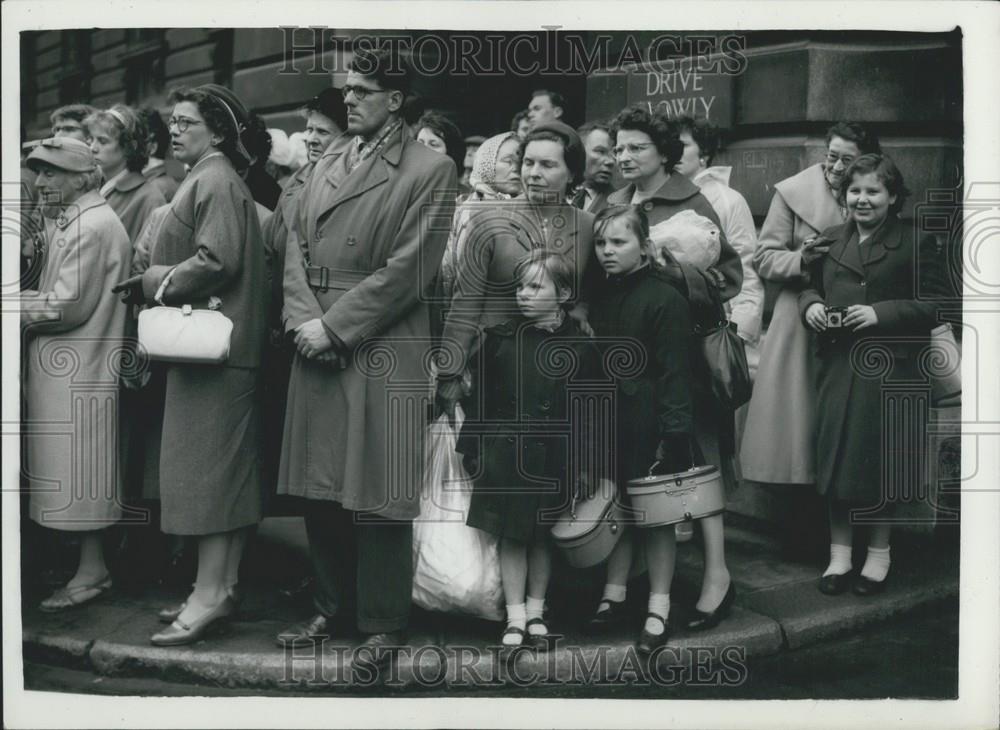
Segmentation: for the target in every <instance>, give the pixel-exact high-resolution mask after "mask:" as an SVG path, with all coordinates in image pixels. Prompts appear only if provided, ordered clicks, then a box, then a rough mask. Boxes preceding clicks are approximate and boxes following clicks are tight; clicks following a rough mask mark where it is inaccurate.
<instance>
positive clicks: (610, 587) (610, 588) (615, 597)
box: [597, 583, 625, 611]
mask: <svg viewBox="0 0 1000 730" xmlns="http://www.w3.org/2000/svg"><path fill="white" fill-rule="evenodd" d="M624 600H625V586H620V585H618V584H616V583H607V584H605V586H604V595H602V596H601V603H600V605H598V606H597V610H598V611H607V610H608V609H609V608H611V602H612V601H614V602H615V603H621V602H622V601H624Z"/></svg>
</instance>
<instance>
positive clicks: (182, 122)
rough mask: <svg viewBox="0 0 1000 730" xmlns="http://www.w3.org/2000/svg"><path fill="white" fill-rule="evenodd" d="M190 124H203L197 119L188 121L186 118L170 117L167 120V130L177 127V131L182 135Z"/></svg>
mask: <svg viewBox="0 0 1000 730" xmlns="http://www.w3.org/2000/svg"><path fill="white" fill-rule="evenodd" d="M192 124H204V122H199V121H198V120H197V119H188V118H187V117H170V119H168V120H167V129H170V128H171V127H177V131H178V132H180V133H181V134H184V132H186V131H188V127H190V126H191V125H192Z"/></svg>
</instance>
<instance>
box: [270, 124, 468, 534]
mask: <svg viewBox="0 0 1000 730" xmlns="http://www.w3.org/2000/svg"><path fill="white" fill-rule="evenodd" d="M353 143H354V139H353V138H352V137H348V136H344V137H342V138H340V139H338V140H334V142H333V143H331V145H330V147H329V148H327V151H326V153H325V154H324V156H323V157H322V158H320V160H319V161H317V163H316V168H315V170H313V173H312V175H311V177H310V178H309V181H308V182H307V183H306V186H305V187H304V188H303V190H302V192H301V198H300V199H299V201H298V211H297V215H296V219H295V221H294V223H293V225H292V226H290V230H289V236H288V242H287V244H286V253H285V285H284V294H285V308H284V318H285V331H286V332H291V331H293V330H294V329H295V328H296V327H298V326H299V325H301V324H303V323H305V322H307V321H310V320H313V319H317V318H318V319H321V320H322V322H323V324H324V325H325V327H326V328H327V329H328V330H329V331H330V332H332V333H333V334H334V335H335V336H336V337H337V338H338V339H339V340H340V341H341V342H342V343H343V345H344V347H345V348H346V349H347V351H349V353H350V357H349V359H348V363H347V367H346V368H345V369H342V370H341V369H337V368H336V367H335V366H333V365H330V364H327V363H324V362H320V361H317V360H310V359H307V358H304V357H303V356H302V355H300V354H298V353H296V355H295V360H294V362H293V363H292V373H291V378H290V381H289V386H288V406H287V409H286V412H285V429H284V436H283V438H282V453H281V465H280V467H279V471H278V492H279V493H280V494H291V495H295V496H301V497H306V498H309V499H318V500H330V501H334V502H339V503H340V504H341V505H342V506H343V507H345V508H347V509H350V510H354V511H359V512H373V513H376V514H377V515H379V516H382V517H386V518H389V519H396V520H408V519H413V518H414V517H416V516H417V514H418V513H419V497H420V482H421V477H422V474H423V458H424V454H423V433H424V430H425V428H426V425H427V412H426V406H427V404H428V402H429V400H428V399H429V395H430V373H429V371H428V369H427V363H428V362H429V358H430V355H431V339H430V317H429V313H428V308H427V304H426V299H425V297H426V296H427V295H428V294H429V288H430V286H431V284H432V282H433V280H434V277H435V276H436V274H437V271H438V267H439V265H440V262H441V257H442V255H443V254H444V247H445V243H446V242H447V238H448V231H449V229H450V226H451V218H452V215H453V213H454V207H455V195H456V193H457V181H456V174H455V165H454V164H453V163H452V161H451V159H450V158H448V157H447V156H445V155H439V154H437V153H435V152H431V151H430V150H428V149H427V148H426V147H424V146H423V145H421V144H420V143H418V142H416V141H415V140H413V139H412V137H411V135H410V132H409V130H408V129H407V128H406V127H405V126H404V127H403V128H402V129H401V130H400V131H399V133H398V134H396V135H394V136H393V138H392V139H390V140H389V141H388V142H387V143H386V144H385V146H383V147H382V149H381V150H380V151H378V152H377V153H376V154H373V155H371V156H370V157H368V158H367V159H366V160H364V161H363V162H361V164H360V165H359V166H358V167H357V169H355V170H354V171H353V172H351V173H350V174H349V175H347V176H346V177H343V173H344V172H345V171H346V170H345V167H344V166H345V163H346V156H348V155H349V153H350V149H351V145H352V144H353ZM338 181H339V184H338ZM307 265H308V266H315V267H325V268H326V274H325V275H324V281H323V283H324V284H325V286H322V287H321V286H315V287H310V285H309V282H308V279H307V276H308V274H307Z"/></svg>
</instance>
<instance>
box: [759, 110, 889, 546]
mask: <svg viewBox="0 0 1000 730" xmlns="http://www.w3.org/2000/svg"><path fill="white" fill-rule="evenodd" d="M878 151H879V143H878V139H877V138H876V137H875V135H874V134H872V132H871V130H870V129H867V128H865V127H864V126H862V125H860V124H854V123H849V122H838V123H837V124H835V125H833V126H832V127H830V129H829V130H828V131H827V134H826V155H825V158H824V159H823V160H822V161H820V162H818V163H816V164H814V165H811V166H810V167H807V168H806V169H805V170H803V171H801V172H799V173H797V174H796V175H793V176H792V177H790V178H787V179H785V180H782V181H781V182H779V183H777V184H776V185H775V186H774V197H773V198H772V199H771V206H770V208H769V209H768V212H767V217H766V218H765V220H764V225H763V226H762V227H761V230H760V236H759V238H758V245H757V251H756V252H755V253H754V258H753V264H754V268H756V269H757V273H758V274H759V275H760V277H761V279H763V280H764V286H765V291H766V297H765V302H766V303H765V310H766V309H767V306H768V303H773V314H772V316H771V322H770V325H769V326H768V328H767V330H766V332H765V334H764V336H763V338H762V340H763V341H762V344H761V347H760V362H759V364H758V367H757V377H756V380H755V382H754V387H753V396H752V397H751V399H750V403H749V405H748V407H747V418H746V424H745V426H744V430H743V440H742V443H741V444H740V470H741V472H742V474H743V478H744V479H748V480H750V481H754V482H758V483H762V484H767V485H791V488H790V489H789V488H786V489H785V490H784V492H785V494H784V496H785V498H786V500H785V504H786V505H787V508H788V515H789V519H788V520H787V521H786V522H785V524H786V526H787V528H788V530H789V532H788V533H786V535H785V536H784V537H785V539H786V540H787V541H788V542H789V545H788V546H787V547H788V548H790V549H793V550H795V551H796V552H798V553H801V552H802V551H803V550H806V551H819V550H823V549H824V547H825V546H824V544H823V542H822V541H821V540H820V539H819V533H820V532H821V530H818V529H817V528H818V526H819V525H820V524H821V523H822V519H823V515H822V505H821V504H820V502H819V500H818V499H817V498H816V496H815V493H814V491H813V490H812V489H811V485H812V484H814V483H815V481H816V466H815V461H814V457H813V439H814V435H815V420H816V394H815V390H814V388H813V386H812V383H813V373H812V360H811V358H810V356H809V342H810V335H809V332H808V330H807V329H806V327H805V326H804V325H803V324H802V321H801V319H800V318H799V312H798V306H797V299H798V295H799V292H800V291H801V290H802V289H803V288H804V287H805V286H806V285H807V284H808V282H809V278H808V273H809V267H810V266H811V265H812V264H813V263H814V262H815V261H817V260H818V259H820V258H822V257H823V256H824V255H825V254H826V252H827V250H828V248H829V247H828V242H826V241H824V240H823V239H821V238H819V235H820V233H821V232H822V231H824V230H826V229H827V228H830V227H831V226H835V225H840V224H841V223H843V222H844V220H845V215H846V213H845V211H844V209H843V207H842V206H841V203H840V201H839V200H838V197H837V196H838V194H839V188H840V184H841V183H842V182H843V180H844V175H845V173H846V172H847V168H848V167H850V165H851V163H852V162H853V161H854V160H856V159H857V158H858V157H860V156H861V155H863V154H869V153H873V152H878ZM765 317H766V314H765Z"/></svg>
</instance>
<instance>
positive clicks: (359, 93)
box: [340, 84, 392, 101]
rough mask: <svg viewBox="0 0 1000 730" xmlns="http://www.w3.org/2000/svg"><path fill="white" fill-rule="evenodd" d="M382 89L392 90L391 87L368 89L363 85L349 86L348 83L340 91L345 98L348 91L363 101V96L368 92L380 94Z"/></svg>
mask: <svg viewBox="0 0 1000 730" xmlns="http://www.w3.org/2000/svg"><path fill="white" fill-rule="evenodd" d="M383 91H392V89H369V88H367V87H365V86H351V85H350V84H344V88H342V89H341V90H340V93H341V94H343V95H344V98H345V99H346V98H347V95H348V94H350V93H353V94H354V98H355V99H357V100H358V101H364V100H365V97H366V96H368V95H369V94H380V93H382V92H383Z"/></svg>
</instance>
